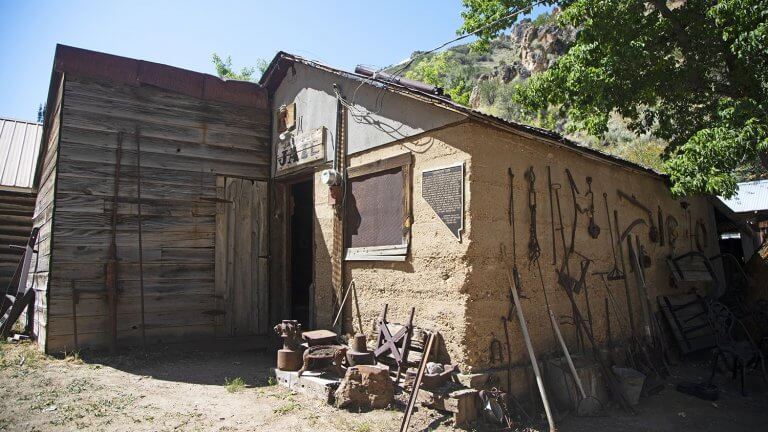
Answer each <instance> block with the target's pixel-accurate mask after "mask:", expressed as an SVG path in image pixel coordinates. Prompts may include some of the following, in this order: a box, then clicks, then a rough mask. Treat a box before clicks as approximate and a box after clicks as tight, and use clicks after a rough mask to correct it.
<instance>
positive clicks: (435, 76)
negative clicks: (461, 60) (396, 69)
mask: <svg viewBox="0 0 768 432" xmlns="http://www.w3.org/2000/svg"><path fill="white" fill-rule="evenodd" d="M452 57H453V53H452V52H450V51H443V52H441V53H438V54H436V55H434V56H431V57H426V58H424V60H421V61H419V62H418V63H416V64H415V65H414V66H413V67H412V68H411V69H410V70H408V71H407V72H406V73H405V77H406V78H410V79H414V80H418V81H422V82H425V83H427V84H430V85H434V86H438V87H443V89H444V90H445V93H446V94H447V95H449V96H450V97H451V99H452V100H454V101H455V102H458V103H460V104H462V105H468V104H469V96H470V95H471V94H472V82H471V79H470V78H469V77H470V76H472V75H473V70H472V69H473V66H472V65H471V64H469V65H461V64H457V63H456V62H455V61H453V58H452ZM449 65H450V67H449Z"/></svg>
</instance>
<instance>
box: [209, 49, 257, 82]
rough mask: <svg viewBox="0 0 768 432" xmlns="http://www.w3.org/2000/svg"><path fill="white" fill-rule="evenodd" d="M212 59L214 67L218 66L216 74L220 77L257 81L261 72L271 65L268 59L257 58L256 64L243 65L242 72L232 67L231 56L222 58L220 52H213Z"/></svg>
mask: <svg viewBox="0 0 768 432" xmlns="http://www.w3.org/2000/svg"><path fill="white" fill-rule="evenodd" d="M211 61H212V62H213V67H215V68H216V75H218V76H219V78H225V79H232V80H239V81H257V80H258V79H259V77H260V76H261V74H263V73H264V71H265V70H267V66H269V63H267V61H266V60H264V59H261V58H260V59H256V66H251V67H243V68H241V69H240V72H235V70H234V69H233V68H232V57H231V56H227V58H226V59H222V58H221V57H219V55H218V54H216V53H213V55H211ZM257 70H258V72H259V74H258V75H256V71H257Z"/></svg>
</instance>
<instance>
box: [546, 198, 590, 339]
mask: <svg viewBox="0 0 768 432" xmlns="http://www.w3.org/2000/svg"><path fill="white" fill-rule="evenodd" d="M552 189H553V190H554V191H555V203H556V204H557V217H558V220H559V222H560V226H559V227H558V228H557V230H558V231H560V241H561V242H562V246H563V263H562V265H561V266H560V268H559V269H556V270H555V272H556V273H557V282H558V284H560V285H561V286H562V287H563V288H564V289H565V290H566V291H567V292H572V291H573V289H574V287H575V286H576V285H577V283H576V281H575V280H574V279H573V277H571V268H570V265H569V264H568V263H569V261H570V256H571V252H572V251H569V250H568V246H566V244H565V226H564V225H563V212H562V209H561V207H560V185H559V184H554V185H552ZM573 316H574V321H575V320H576V314H575V313H574V315H573ZM574 324H575V325H574V327H575V329H574V330H575V331H576V342H577V344H578V349H579V351H581V350H582V349H583V347H584V342H583V341H582V340H581V333H580V332H579V330H578V328H579V326H578V324H576V323H575V322H574Z"/></svg>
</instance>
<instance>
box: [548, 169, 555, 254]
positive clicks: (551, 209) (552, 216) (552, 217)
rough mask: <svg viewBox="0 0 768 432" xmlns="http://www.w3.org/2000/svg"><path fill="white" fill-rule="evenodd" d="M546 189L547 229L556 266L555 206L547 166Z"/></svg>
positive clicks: (549, 172)
mask: <svg viewBox="0 0 768 432" xmlns="http://www.w3.org/2000/svg"><path fill="white" fill-rule="evenodd" d="M547 187H548V190H549V221H550V224H549V227H550V229H551V231H552V265H555V266H556V265H557V246H556V245H555V206H554V203H553V202H552V168H550V166H549V165H547Z"/></svg>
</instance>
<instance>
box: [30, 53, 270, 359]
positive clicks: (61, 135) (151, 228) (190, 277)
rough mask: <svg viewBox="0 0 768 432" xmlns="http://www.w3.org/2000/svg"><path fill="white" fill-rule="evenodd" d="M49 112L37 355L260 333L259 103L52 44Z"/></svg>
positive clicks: (265, 143)
mask: <svg viewBox="0 0 768 432" xmlns="http://www.w3.org/2000/svg"><path fill="white" fill-rule="evenodd" d="M48 107H49V108H48V116H47V117H46V119H45V125H46V127H45V135H44V142H45V150H44V164H43V170H42V175H41V178H40V184H41V187H40V193H39V196H38V201H37V210H36V217H35V222H36V225H37V226H40V227H41V234H40V246H39V249H40V254H39V259H38V265H37V273H36V275H35V278H34V283H35V289H37V290H39V291H40V293H39V294H40V295H38V296H37V297H38V299H40V300H38V301H39V302H40V303H41V304H40V305H39V309H38V313H37V316H36V318H37V320H36V322H37V326H38V329H37V333H38V338H39V341H40V343H41V345H42V346H43V347H45V349H46V350H47V351H53V352H55V351H61V350H64V349H69V350H72V349H77V348H81V347H105V346H109V345H111V344H113V343H114V342H115V339H116V342H117V344H118V345H122V346H125V345H130V344H136V343H139V342H141V341H142V339H143V340H145V341H146V342H147V343H157V342H169V341H176V340H190V339H196V338H201V337H214V336H216V337H230V336H252V335H264V334H266V333H267V330H268V323H269V322H270V320H269V316H268V315H267V314H266V313H263V312H264V311H266V310H267V307H266V302H267V298H268V297H267V296H266V289H267V279H266V276H267V275H266V270H265V269H266V265H265V264H264V263H263V261H265V257H266V253H265V252H264V250H265V248H266V244H267V243H266V235H265V232H266V226H265V225H258V224H257V222H263V223H266V218H265V217H260V218H256V217H252V214H255V213H258V214H260V215H261V214H264V212H265V210H266V191H267V189H266V184H267V181H268V179H269V122H270V119H269V111H268V109H267V95H266V92H265V91H264V90H263V89H261V88H260V87H259V86H258V85H256V84H252V83H247V82H236V81H223V80H221V79H219V78H217V77H214V76H210V75H205V74H201V73H196V72H191V71H185V70H182V69H177V68H173V67H170V66H165V65H160V64H156V63H151V62H144V61H137V60H132V59H128V58H124V57H118V56H112V55H107V54H102V53H96V52H93V51H87V50H82V49H77V48H71V47H66V46H58V47H57V50H56V57H55V59H54V67H53V74H52V78H51V87H50V93H49V99H48ZM139 156H140V157H139ZM225 205H228V206H229V207H228V208H229V209H230V210H229V211H223V210H222V211H219V210H221V209H222V208H223V207H224V206H225ZM115 206H117V207H116V212H113V210H114V209H115ZM217 252H218V253H219V256H218V257H217ZM113 259H114V260H116V265H111V264H110V260H113ZM219 259H220V260H221V261H222V262H223V263H226V267H224V266H222V267H221V268H220V270H221V274H220V275H219V276H220V277H219V278H217V277H216V276H217V274H216V270H217V266H216V263H217V262H218V260H219ZM260 261H262V262H261V263H260ZM108 266H111V267H112V269H111V270H109V269H107V267H108ZM110 272H111V274H110ZM109 278H114V280H115V281H116V282H115V283H114V291H115V292H114V293H110V290H111V289H112V287H110V284H111V283H112V282H111V281H110V280H109ZM108 295H113V296H114V298H112V299H107V297H108ZM112 302H114V303H112ZM112 304H115V305H116V311H114V312H113V311H112V310H111V309H110V305H112Z"/></svg>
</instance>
